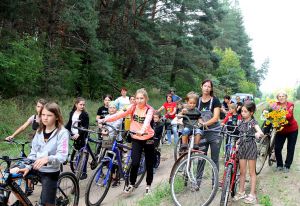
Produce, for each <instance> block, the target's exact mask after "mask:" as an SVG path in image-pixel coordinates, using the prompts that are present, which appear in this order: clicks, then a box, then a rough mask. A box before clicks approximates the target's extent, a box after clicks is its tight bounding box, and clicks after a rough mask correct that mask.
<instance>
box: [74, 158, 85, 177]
mask: <svg viewBox="0 0 300 206" xmlns="http://www.w3.org/2000/svg"><path fill="white" fill-rule="evenodd" d="M85 164H87V153H85V152H83V153H81V154H80V155H79V160H78V164H77V167H76V169H75V176H76V178H77V179H78V180H80V177H81V175H82V174H83V169H84V166H85Z"/></svg>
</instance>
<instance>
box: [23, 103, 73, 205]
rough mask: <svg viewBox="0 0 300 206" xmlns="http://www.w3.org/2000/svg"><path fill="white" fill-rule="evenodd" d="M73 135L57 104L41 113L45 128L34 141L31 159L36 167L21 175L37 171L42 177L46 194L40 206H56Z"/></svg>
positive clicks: (41, 129) (42, 194) (37, 134)
mask: <svg viewBox="0 0 300 206" xmlns="http://www.w3.org/2000/svg"><path fill="white" fill-rule="evenodd" d="M68 141H69V132H68V131H67V130H66V129H65V128H64V126H63V119H62V114H61V112H60V108H59V106H58V105H57V104H56V103H47V104H46V105H45V106H44V108H43V109H42V111H41V124H40V126H39V129H38V130H37V133H36V134H35V136H34V139H33V141H32V148H31V152H30V154H29V155H28V158H29V159H32V160H34V161H35V162H34V163H33V165H32V166H31V165H27V166H26V168H24V169H20V170H19V171H18V172H19V173H24V176H26V175H27V174H28V172H29V171H30V170H31V169H34V170H37V171H38V174H39V176H40V177H41V183H42V191H41V197H40V204H39V205H47V206H52V205H53V206H54V205H56V202H55V201H56V190H57V181H58V176H59V173H60V165H61V164H62V163H63V162H65V161H66V159H67V156H68Z"/></svg>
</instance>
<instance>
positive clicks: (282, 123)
mask: <svg viewBox="0 0 300 206" xmlns="http://www.w3.org/2000/svg"><path fill="white" fill-rule="evenodd" d="M276 97H277V100H278V101H277V102H276V107H277V110H278V111H279V112H278V114H276V115H274V116H273V122H272V124H273V127H276V128H278V129H277V133H276V136H275V156H276V160H277V168H276V171H283V172H289V169H290V167H291V164H292V162H293V157H294V151H295V145H296V142H297V136H298V123H297V121H296V119H295V118H294V104H293V103H292V102H288V101H287V93H286V92H284V91H280V92H278V94H277V96H276ZM275 120H276V121H275ZM286 139H287V156H286V160H285V164H284V165H283V161H282V148H283V145H284V143H285V140H286Z"/></svg>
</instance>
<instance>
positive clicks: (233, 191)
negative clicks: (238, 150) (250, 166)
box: [231, 162, 240, 198]
mask: <svg viewBox="0 0 300 206" xmlns="http://www.w3.org/2000/svg"><path fill="white" fill-rule="evenodd" d="M236 164H237V165H236V172H235V181H234V184H233V187H232V189H231V197H232V198H233V197H234V196H235V194H236V193H237V191H238V189H239V188H238V186H239V185H240V171H239V170H240V167H239V163H238V162H236Z"/></svg>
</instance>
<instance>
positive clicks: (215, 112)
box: [205, 107, 221, 126]
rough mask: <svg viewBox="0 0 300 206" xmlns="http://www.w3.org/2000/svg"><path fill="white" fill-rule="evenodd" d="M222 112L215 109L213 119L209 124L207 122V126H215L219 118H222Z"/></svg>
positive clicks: (217, 108)
mask: <svg viewBox="0 0 300 206" xmlns="http://www.w3.org/2000/svg"><path fill="white" fill-rule="evenodd" d="M220 111H221V109H220V107H215V108H214V113H213V117H212V118H211V119H210V120H208V121H207V122H205V125H206V126H210V125H213V124H214V123H216V122H218V121H219V118H220Z"/></svg>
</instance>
